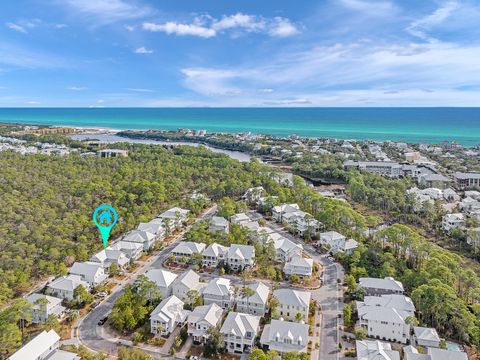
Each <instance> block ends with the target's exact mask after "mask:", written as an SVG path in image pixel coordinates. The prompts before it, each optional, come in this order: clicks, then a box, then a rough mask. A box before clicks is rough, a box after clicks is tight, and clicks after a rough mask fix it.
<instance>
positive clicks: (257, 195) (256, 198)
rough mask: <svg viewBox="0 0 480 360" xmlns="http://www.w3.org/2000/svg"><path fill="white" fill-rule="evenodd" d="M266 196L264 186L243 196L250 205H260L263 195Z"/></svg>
mask: <svg viewBox="0 0 480 360" xmlns="http://www.w3.org/2000/svg"><path fill="white" fill-rule="evenodd" d="M264 194H265V189H264V188H263V187H262V186H257V187H253V188H250V189H248V190H247V191H246V192H245V194H244V195H243V196H242V198H244V199H245V200H247V202H248V203H250V204H258V203H259V202H260V200H261V199H263V195H264Z"/></svg>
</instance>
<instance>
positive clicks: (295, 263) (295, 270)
mask: <svg viewBox="0 0 480 360" xmlns="http://www.w3.org/2000/svg"><path fill="white" fill-rule="evenodd" d="M312 272H313V260H312V259H309V258H305V257H303V256H301V255H294V256H293V257H292V258H291V259H290V260H289V261H287V262H286V263H285V266H284V267H283V273H284V274H285V275H287V277H289V276H290V275H293V274H295V275H298V276H299V277H300V279H305V278H308V277H310V276H312Z"/></svg>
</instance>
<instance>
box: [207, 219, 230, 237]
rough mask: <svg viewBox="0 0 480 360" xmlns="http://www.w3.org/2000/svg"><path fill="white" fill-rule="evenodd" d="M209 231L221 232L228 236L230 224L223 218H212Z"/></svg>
mask: <svg viewBox="0 0 480 360" xmlns="http://www.w3.org/2000/svg"><path fill="white" fill-rule="evenodd" d="M208 229H209V230H210V231H212V232H221V233H225V234H227V233H228V232H229V231H230V223H229V222H228V220H227V219H225V218H224V217H221V216H212V218H211V219H210V225H209V227H208Z"/></svg>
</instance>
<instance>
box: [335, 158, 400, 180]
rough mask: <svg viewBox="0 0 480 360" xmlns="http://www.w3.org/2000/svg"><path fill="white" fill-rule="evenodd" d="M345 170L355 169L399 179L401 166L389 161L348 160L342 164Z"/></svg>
mask: <svg viewBox="0 0 480 360" xmlns="http://www.w3.org/2000/svg"><path fill="white" fill-rule="evenodd" d="M343 167H344V168H345V169H347V170H348V169H351V168H355V169H358V170H364V171H368V172H371V173H374V174H378V175H382V176H389V177H399V176H401V175H402V165H400V164H399V163H396V162H391V161H353V160H348V161H345V162H344V163H343Z"/></svg>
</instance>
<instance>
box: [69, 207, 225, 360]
mask: <svg viewBox="0 0 480 360" xmlns="http://www.w3.org/2000/svg"><path fill="white" fill-rule="evenodd" d="M216 208H217V206H216V205H214V206H212V207H211V208H210V209H208V210H207V211H205V212H204V213H203V214H202V215H201V216H200V217H199V218H197V221H198V220H202V219H204V218H206V217H209V216H212V214H214V213H215V211H216ZM188 229H189V227H187V228H186V229H185V230H184V231H182V232H181V233H180V234H178V235H177V236H176V238H175V239H174V240H173V241H172V242H171V243H170V244H169V245H168V246H166V247H165V248H163V249H162V250H161V251H160V252H159V253H158V254H157V255H155V256H152V257H151V258H150V259H149V260H148V261H146V262H145V263H144V264H143V265H142V266H140V267H139V268H137V269H136V271H135V272H134V273H133V274H130V276H129V278H128V279H127V280H126V281H125V282H124V283H123V284H122V285H121V286H117V288H116V289H115V290H114V292H113V293H112V294H111V295H110V296H109V297H107V298H106V299H105V300H104V301H103V302H102V303H101V304H100V305H98V306H97V307H96V308H95V309H93V310H92V311H91V312H89V313H88V314H87V315H86V316H85V317H84V318H83V319H81V320H80V321H79V327H78V339H79V342H80V343H81V344H82V345H85V346H86V347H87V348H89V349H91V350H94V351H99V352H104V353H106V354H109V355H116V354H117V350H118V348H119V347H121V346H133V344H132V342H131V341H127V340H120V339H118V338H114V337H113V336H112V335H111V334H108V333H107V331H106V330H105V329H104V327H103V326H99V325H98V321H99V320H100V319H102V318H104V317H106V316H108V314H110V312H111V311H112V308H113V304H114V303H115V300H116V299H117V298H118V297H119V296H120V295H121V294H122V293H123V292H124V291H125V285H127V284H132V283H133V282H134V281H135V280H136V278H137V277H138V275H140V274H143V273H145V272H147V271H148V270H150V269H151V268H156V267H157V266H158V264H161V263H162V262H163V260H165V259H166V258H167V257H168V256H169V254H170V252H171V250H172V249H173V248H174V246H176V245H177V242H179V241H180V239H182V238H183V234H184V233H185V231H187V230H188ZM139 348H141V349H142V350H143V351H145V352H147V353H148V354H150V355H152V356H153V358H154V359H164V358H165V356H162V355H161V351H160V349H158V348H155V347H152V346H141V347H140V346H139Z"/></svg>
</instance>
